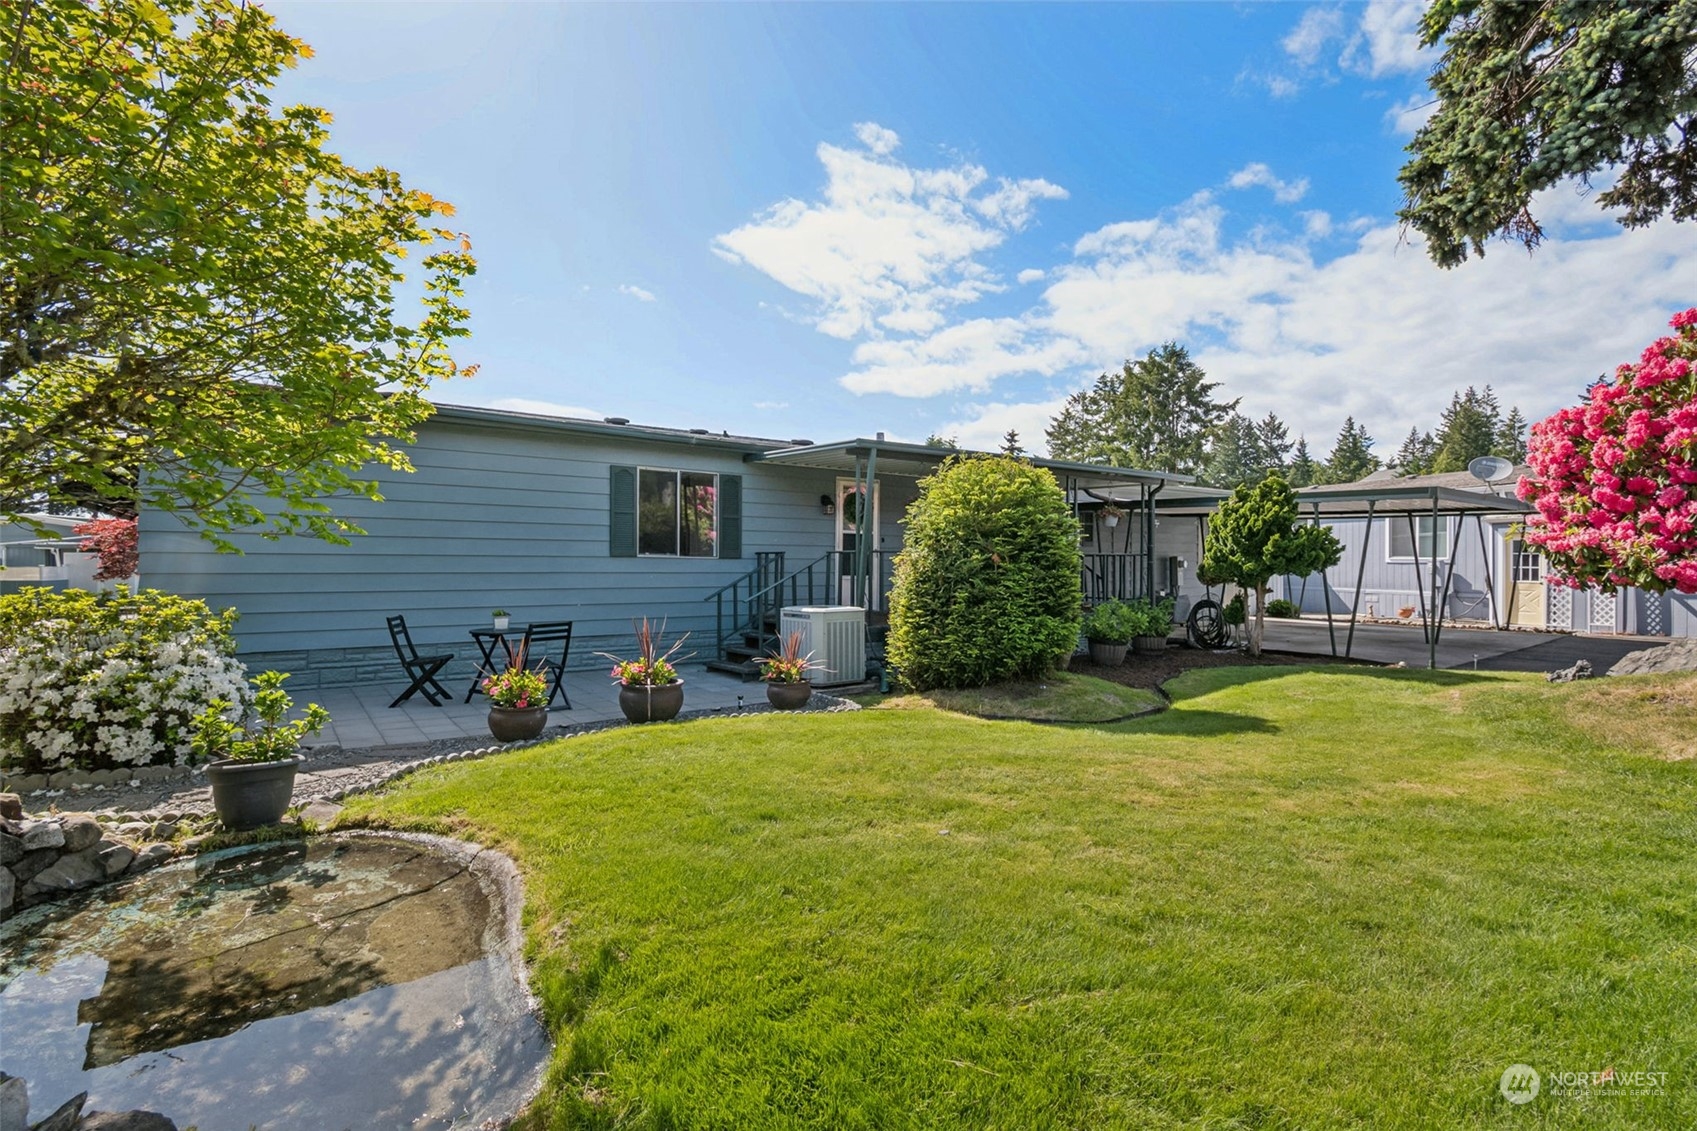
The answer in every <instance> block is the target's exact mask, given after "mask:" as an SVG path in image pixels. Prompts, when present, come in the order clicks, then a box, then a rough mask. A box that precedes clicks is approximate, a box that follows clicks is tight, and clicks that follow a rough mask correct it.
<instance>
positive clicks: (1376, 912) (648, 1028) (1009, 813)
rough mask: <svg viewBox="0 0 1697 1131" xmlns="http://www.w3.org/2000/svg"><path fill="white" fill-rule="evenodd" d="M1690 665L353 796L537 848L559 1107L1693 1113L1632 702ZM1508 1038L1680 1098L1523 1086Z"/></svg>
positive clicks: (1677, 927)
mask: <svg viewBox="0 0 1697 1131" xmlns="http://www.w3.org/2000/svg"><path fill="white" fill-rule="evenodd" d="M1694 686H1697V685H1694V684H1693V683H1692V682H1691V681H1690V680H1688V679H1687V680H1680V679H1674V678H1670V677H1651V678H1647V679H1643V680H1635V681H1634V682H1633V683H1632V684H1631V685H1628V684H1626V683H1620V684H1612V685H1609V686H1608V687H1607V688H1605V689H1603V690H1604V691H1609V692H1616V693H1619V694H1605V693H1603V691H1599V690H1596V689H1594V688H1589V687H1587V686H1586V685H1583V684H1579V685H1570V686H1560V685H1547V684H1544V683H1543V682H1542V681H1539V680H1537V679H1536V677H1532V678H1530V679H1528V678H1522V677H1513V676H1507V677H1505V676H1491V675H1462V674H1455V673H1424V672H1412V671H1409V672H1402V671H1383V670H1363V669H1337V668H1332V669H1303V668H1255V669H1214V670H1209V671H1199V672H1192V673H1190V674H1188V675H1186V676H1184V677H1182V678H1181V679H1179V680H1177V681H1175V682H1174V684H1173V685H1171V688H1170V689H1171V690H1172V691H1173V693H1174V697H1175V705H1174V707H1173V708H1172V709H1171V710H1168V711H1166V712H1163V713H1161V714H1158V715H1154V716H1152V717H1150V718H1148V719H1144V720H1139V721H1136V722H1130V723H1122V724H1115V725H1110V726H1086V727H1055V726H1034V725H1031V724H1027V723H1009V722H986V721H982V720H977V719H970V718H964V717H962V716H959V715H954V714H947V713H944V712H939V711H922V710H916V711H863V712H856V713H849V714H837V715H813V716H804V717H794V716H761V717H755V718H743V719H726V720H712V721H706V722H698V723H689V724H684V725H674V726H667V727H649V728H628V729H623V730H618V731H611V732H606V733H603V734H599V735H596V736H593V737H588V738H580V739H573V740H570V741H565V742H559V743H554V744H550V745H548V746H543V747H536V748H532V749H529V750H525V751H521V752H516V753H513V754H509V755H504V756H500V757H497V758H493V759H490V760H487V761H483V762H476V763H463V764H456V765H452V766H447V767H441V768H437V769H433V770H430V771H427V772H425V773H422V774H420V775H418V776H417V777H414V778H411V779H408V783H407V785H406V786H405V787H404V788H401V789H399V790H397V791H395V792H394V793H392V794H389V795H386V796H382V797H379V798H375V799H367V800H361V801H359V802H357V803H356V804H355V806H354V807H353V809H352V811H351V813H350V816H353V817H354V818H355V819H363V820H386V821H390V822H394V823H398V824H403V825H408V824H411V825H416V826H420V827H427V828H434V829H437V830H439V831H449V832H455V833H458V834H459V835H464V836H471V837H476V838H479V839H482V840H485V841H487V842H489V843H492V844H496V845H499V846H501V847H503V848H505V849H506V850H508V851H510V852H512V853H513V854H514V855H515V856H516V858H517V859H518V860H519V862H520V864H521V866H522V867H523V869H524V872H525V875H526V883H527V901H528V929H529V940H530V949H531V957H532V959H533V961H534V973H535V985H536V987H537V990H538V992H539V994H540V995H541V998H542V1000H543V1002H544V1005H545V1009H546V1013H547V1018H548V1022H549V1024H550V1025H551V1026H552V1027H553V1029H554V1032H555V1033H556V1035H557V1037H558V1040H559V1042H560V1044H559V1050H558V1053H557V1056H556V1059H555V1063H554V1066H553V1068H552V1070H551V1072H550V1074H549V1076H548V1079H547V1082H546V1084H545V1088H544V1092H543V1094H542V1096H541V1097H540V1099H539V1100H538V1101H537V1103H536V1105H535V1106H534V1108H533V1110H532V1111H531V1113H530V1115H529V1118H528V1123H527V1124H526V1125H527V1126H532V1127H580V1126H588V1127H636V1128H685V1127H687V1128H751V1127H752V1128H762V1127H772V1128H777V1127H782V1128H802V1127H806V1128H855V1127H912V1128H921V1127H925V1128H930V1127H944V1128H968V1127H970V1128H1009V1129H1015V1128H1018V1129H1024V1128H1046V1127H1069V1128H1102V1127H1124V1128H1151V1129H1161V1128H1178V1127H1185V1128H1210V1129H1224V1128H1291V1129H1295V1128H1304V1129H1308V1128H1328V1127H1373V1128H1420V1129H1426V1128H1438V1127H1444V1128H1448V1127H1504V1128H1525V1127H1540V1128H1549V1127H1564V1128H1565V1127H1575V1128H1577V1127H1587V1128H1590V1127H1602V1128H1616V1127H1618V1128H1628V1127H1632V1128H1647V1127H1669V1128H1671V1127H1691V1126H1697V1025H1693V1023H1692V1018H1694V1017H1697V849H1694V845H1697V761H1692V760H1684V761H1681V760H1677V758H1678V750H1677V749H1669V748H1668V746H1667V745H1665V744H1658V743H1645V742H1643V741H1641V738H1640V737H1635V735H1640V736H1641V734H1642V732H1641V731H1635V730H1634V729H1633V726H1635V725H1637V724H1636V722H1634V720H1636V719H1638V718H1640V717H1641V716H1642V714H1643V712H1644V711H1645V710H1646V709H1647V707H1646V704H1645V702H1644V701H1643V700H1642V699H1641V698H1639V697H1637V696H1638V694H1639V693H1648V694H1654V695H1660V696H1662V697H1663V698H1662V700H1661V701H1662V702H1664V703H1666V702H1671V701H1673V700H1680V701H1683V702H1687V703H1689V702H1690V701H1691V699H1692V690H1693V687H1694ZM1633 688H1636V689H1638V690H1637V692H1634V693H1632V694H1625V693H1624V691H1625V690H1630V689H1633ZM1670 697H1671V698H1670ZM1681 697H1683V699H1682V698H1681ZM1629 716H1630V718H1629ZM1679 717H1681V718H1683V717H1685V716H1679ZM1629 722H1633V725H1627V724H1628V723H1629ZM1515 1062H1525V1063H1528V1064H1531V1065H1533V1066H1534V1067H1536V1068H1539V1069H1540V1070H1542V1071H1544V1072H1545V1073H1546V1077H1547V1076H1548V1074H1549V1073H1551V1072H1555V1071H1561V1072H1590V1071H1601V1070H1602V1069H1605V1068H1609V1067H1613V1068H1614V1069H1615V1070H1616V1071H1617V1072H1618V1073H1628V1072H1633V1071H1655V1072H1665V1073H1667V1077H1666V1085H1665V1087H1664V1089H1663V1090H1662V1091H1661V1093H1660V1094H1658V1095H1650V1096H1622V1095H1616V1096H1598V1095H1593V1096H1591V1097H1590V1098H1566V1097H1557V1096H1552V1095H1551V1094H1550V1090H1549V1085H1548V1083H1546V1089H1545V1092H1544V1094H1543V1095H1541V1096H1539V1098H1538V1099H1536V1100H1535V1101H1534V1102H1532V1103H1531V1104H1529V1105H1526V1106H1524V1107H1514V1106H1511V1105H1509V1104H1508V1103H1506V1102H1505V1101H1504V1100H1503V1099H1502V1098H1501V1097H1500V1096H1499V1094H1498V1092H1497V1083H1498V1080H1499V1078H1500V1076H1501V1075H1502V1072H1503V1070H1504V1069H1505V1068H1506V1067H1508V1066H1509V1065H1510V1064H1513V1063H1515Z"/></svg>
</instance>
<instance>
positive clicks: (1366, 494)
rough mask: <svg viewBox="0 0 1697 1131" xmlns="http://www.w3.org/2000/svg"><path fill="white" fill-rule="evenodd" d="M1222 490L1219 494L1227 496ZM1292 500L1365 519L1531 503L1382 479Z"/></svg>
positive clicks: (1174, 510) (1304, 492) (1196, 510)
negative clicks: (1399, 483) (1434, 510)
mask: <svg viewBox="0 0 1697 1131" xmlns="http://www.w3.org/2000/svg"><path fill="white" fill-rule="evenodd" d="M1226 496H1227V493H1226V492H1220V493H1219V494H1218V498H1217V499H1216V500H1215V501H1216V502H1217V501H1218V499H1224V498H1226ZM1296 502H1297V506H1298V508H1300V510H1301V513H1302V516H1303V517H1304V518H1310V517H1313V516H1315V515H1318V516H1319V517H1320V518H1322V519H1328V518H1366V517H1368V515H1369V512H1370V513H1371V514H1372V515H1373V516H1375V517H1377V516H1382V515H1387V514H1417V515H1429V514H1431V513H1432V508H1433V507H1434V506H1436V507H1437V513H1438V514H1439V516H1441V517H1450V516H1455V515H1481V516H1489V515H1524V514H1531V513H1532V510H1533V508H1532V506H1531V505H1530V504H1527V503H1523V502H1521V501H1520V500H1519V499H1517V498H1515V497H1514V496H1512V495H1496V494H1491V493H1488V492H1485V491H1469V490H1466V489H1464V488H1460V487H1439V486H1434V485H1424V486H1420V485H1413V486H1411V485H1408V484H1403V485H1401V486H1398V485H1396V484H1395V482H1394V481H1390V482H1385V483H1375V482H1361V483H1337V484H1328V485H1327V486H1324V487H1304V488H1302V489H1301V490H1299V491H1297V492H1296ZM1214 510H1215V506H1214V504H1209V505H1206V506H1203V505H1200V504H1185V503H1182V502H1181V503H1176V504H1175V505H1172V506H1162V507H1161V512H1162V513H1163V514H1198V515H1207V514H1212V513H1213V512H1214Z"/></svg>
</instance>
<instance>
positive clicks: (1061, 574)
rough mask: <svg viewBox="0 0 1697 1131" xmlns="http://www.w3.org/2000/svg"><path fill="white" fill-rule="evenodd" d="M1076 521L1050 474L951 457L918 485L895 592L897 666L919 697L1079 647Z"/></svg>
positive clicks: (1028, 669) (1032, 670)
mask: <svg viewBox="0 0 1697 1131" xmlns="http://www.w3.org/2000/svg"><path fill="white" fill-rule="evenodd" d="M1080 568H1081V559H1080V557H1079V552H1078V524H1077V522H1076V521H1075V520H1074V519H1073V516H1072V512H1071V511H1070V510H1069V509H1068V507H1067V502H1066V497H1065V495H1064V494H1063V493H1062V491H1061V488H1060V485H1059V484H1058V483H1056V482H1055V477H1054V476H1053V475H1051V474H1050V473H1049V472H1048V471H1046V470H1043V469H1040V468H1035V467H1032V466H1031V465H1030V464H1028V463H1025V462H1024V461H1021V460H1017V459H1011V458H1008V457H1005V456H994V457H985V458H962V457H955V458H951V459H950V460H948V461H947V462H945V463H944V464H943V466H942V467H941V468H939V469H938V470H937V472H936V474H934V475H932V476H930V477H929V478H926V479H923V480H921V481H920V484H919V498H918V499H916V500H915V501H914V503H913V505H912V506H911V507H909V508H908V512H907V535H906V539H905V543H904V546H903V548H902V552H901V554H900V555H899V556H898V557H897V558H896V567H895V570H896V572H895V588H894V590H893V591H892V593H891V595H890V637H889V656H890V661H891V663H893V664H894V665H895V666H896V667H897V668H898V670H900V672H901V676H902V679H903V681H904V682H906V683H907V684H908V685H909V686H911V687H913V688H915V689H916V690H921V691H924V690H929V689H931V688H934V687H951V688H960V687H982V686H984V685H986V684H990V683H996V682H999V681H1002V680H1008V679H1019V678H1026V677H1036V676H1041V675H1043V674H1045V673H1047V672H1048V671H1049V670H1050V669H1052V668H1053V667H1054V665H1055V664H1056V662H1057V661H1059V660H1060V659H1061V658H1062V657H1064V656H1067V655H1070V654H1071V653H1072V651H1073V649H1074V648H1075V647H1076V646H1077V644H1078V633H1079V625H1080V619H1081V618H1080V604H1081V599H1082V594H1081V591H1080V588H1079V571H1080Z"/></svg>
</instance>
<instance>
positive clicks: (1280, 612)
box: [1267, 597, 1302, 620]
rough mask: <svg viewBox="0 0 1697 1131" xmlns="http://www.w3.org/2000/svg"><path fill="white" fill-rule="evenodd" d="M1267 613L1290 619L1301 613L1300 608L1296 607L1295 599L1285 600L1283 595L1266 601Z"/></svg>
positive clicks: (1271, 615)
mask: <svg viewBox="0 0 1697 1131" xmlns="http://www.w3.org/2000/svg"><path fill="white" fill-rule="evenodd" d="M1267 615H1268V616H1270V617H1279V618H1281V619H1283V620H1291V619H1293V618H1295V617H1300V616H1301V615H1302V610H1301V609H1298V608H1297V607H1296V602H1295V601H1287V600H1285V599H1284V598H1283V597H1277V598H1274V599H1273V600H1271V601H1268V602H1267Z"/></svg>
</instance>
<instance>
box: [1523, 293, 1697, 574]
mask: <svg viewBox="0 0 1697 1131" xmlns="http://www.w3.org/2000/svg"><path fill="white" fill-rule="evenodd" d="M1671 325H1672V326H1673V329H1674V333H1673V334H1672V335H1670V336H1669V337H1665V338H1660V339H1658V340H1657V341H1655V342H1654V343H1652V344H1651V346H1650V347H1649V348H1648V349H1646V350H1645V351H1644V353H1643V355H1642V356H1640V357H1639V359H1638V361H1637V363H1636V364H1631V365H1622V366H1621V367H1620V368H1619V369H1617V370H1615V375H1614V377H1613V379H1612V380H1611V379H1608V378H1604V379H1603V380H1601V381H1598V382H1597V383H1596V384H1595V385H1593V386H1592V387H1591V388H1590V390H1589V391H1588V392H1587V393H1586V396H1585V400H1584V401H1583V402H1582V403H1580V404H1578V405H1574V406H1572V407H1570V408H1564V409H1562V410H1561V411H1560V412H1558V413H1556V414H1555V415H1554V416H1552V417H1550V418H1549V419H1547V420H1541V421H1539V422H1538V423H1537V424H1534V425H1533V426H1532V435H1531V438H1530V442H1529V443H1528V445H1527V462H1528V463H1529V464H1531V466H1532V475H1530V476H1528V477H1526V478H1523V479H1522V480H1521V481H1520V485H1519V488H1518V493H1519V495H1520V497H1521V498H1522V499H1525V500H1527V501H1528V502H1530V503H1531V504H1532V505H1533V506H1535V507H1536V508H1537V514H1535V515H1533V516H1532V517H1531V518H1529V519H1528V520H1527V523H1526V541H1527V542H1529V543H1531V544H1532V545H1534V546H1538V547H1540V548H1541V549H1542V550H1543V551H1544V553H1545V555H1546V556H1547V557H1548V558H1549V559H1550V564H1551V565H1552V566H1553V567H1554V569H1555V573H1556V575H1557V580H1559V581H1561V582H1563V583H1564V584H1568V585H1575V586H1578V585H1598V586H1601V587H1602V588H1604V589H1606V590H1609V591H1613V590H1614V589H1616V588H1618V587H1620V586H1623V585H1632V586H1637V587H1639V588H1641V589H1646V590H1649V591H1651V592H1655V593H1665V592H1667V591H1668V590H1670V589H1673V590H1677V591H1679V592H1681V593H1697V308H1693V309H1690V310H1686V311H1683V312H1681V313H1679V314H1676V315H1674V316H1673V320H1672V322H1671Z"/></svg>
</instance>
